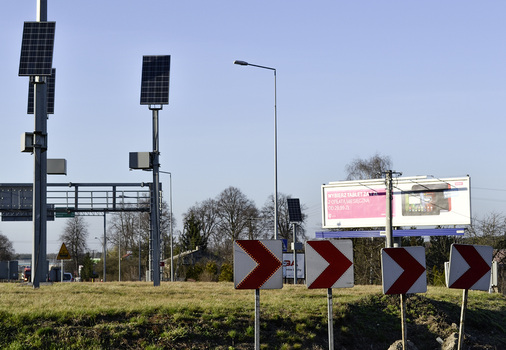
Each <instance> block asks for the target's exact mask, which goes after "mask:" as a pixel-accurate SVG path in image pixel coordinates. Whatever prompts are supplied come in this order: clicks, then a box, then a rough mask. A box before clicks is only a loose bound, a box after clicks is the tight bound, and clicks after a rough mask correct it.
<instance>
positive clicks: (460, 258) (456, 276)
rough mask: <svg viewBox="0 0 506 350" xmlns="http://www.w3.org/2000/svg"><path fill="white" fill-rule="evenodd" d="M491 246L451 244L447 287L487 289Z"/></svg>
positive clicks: (488, 285) (488, 286) (490, 263)
mask: <svg viewBox="0 0 506 350" xmlns="http://www.w3.org/2000/svg"><path fill="white" fill-rule="evenodd" d="M492 253H493V248H492V247H490V246H484V245H468V244H452V247H451V251H450V275H449V276H448V288H457V289H473V290H485V291H487V290H489V288H490V274H491V265H492Z"/></svg>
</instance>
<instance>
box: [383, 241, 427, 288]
mask: <svg viewBox="0 0 506 350" xmlns="http://www.w3.org/2000/svg"><path fill="white" fill-rule="evenodd" d="M381 270H382V274H383V293H384V294H407V293H425V292H426V291H427V273H426V270H425V248H424V247H404V248H383V249H381Z"/></svg>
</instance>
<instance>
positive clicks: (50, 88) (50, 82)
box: [27, 68, 56, 114]
mask: <svg viewBox="0 0 506 350" xmlns="http://www.w3.org/2000/svg"><path fill="white" fill-rule="evenodd" d="M55 82H56V68H53V69H52V73H51V75H50V76H49V77H47V78H46V85H47V114H54V94H55ZM34 85H35V84H34V83H33V82H29V83H28V108H27V114H34V113H35V112H34V110H33V108H34Z"/></svg>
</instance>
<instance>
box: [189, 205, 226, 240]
mask: <svg viewBox="0 0 506 350" xmlns="http://www.w3.org/2000/svg"><path fill="white" fill-rule="evenodd" d="M192 216H194V218H193V219H192V220H197V221H198V222H199V226H200V234H201V236H202V238H203V239H204V240H205V241H206V242H208V240H209V238H210V237H211V236H212V235H213V234H215V233H216V230H217V228H218V223H219V218H218V202H217V201H216V200H214V199H206V200H205V201H203V202H202V203H197V204H195V205H194V206H192V207H191V208H190V209H188V211H187V212H186V214H185V215H184V217H185V221H187V220H188V219H189V218H191V217H192Z"/></svg>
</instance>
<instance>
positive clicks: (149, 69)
mask: <svg viewBox="0 0 506 350" xmlns="http://www.w3.org/2000/svg"><path fill="white" fill-rule="evenodd" d="M169 75H170V56H143V57H142V79H141V105H167V104H169Z"/></svg>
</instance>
